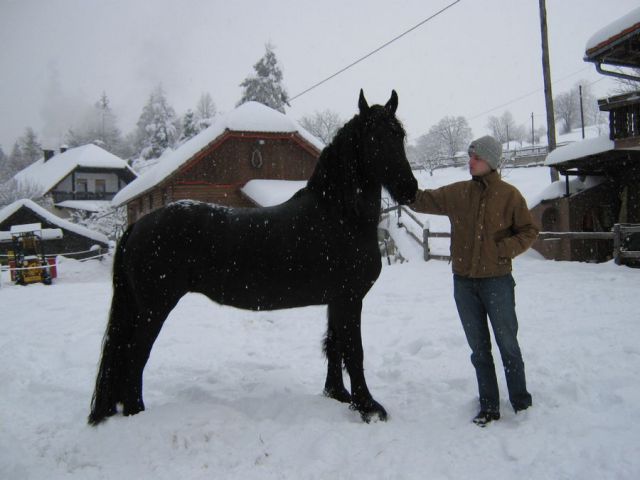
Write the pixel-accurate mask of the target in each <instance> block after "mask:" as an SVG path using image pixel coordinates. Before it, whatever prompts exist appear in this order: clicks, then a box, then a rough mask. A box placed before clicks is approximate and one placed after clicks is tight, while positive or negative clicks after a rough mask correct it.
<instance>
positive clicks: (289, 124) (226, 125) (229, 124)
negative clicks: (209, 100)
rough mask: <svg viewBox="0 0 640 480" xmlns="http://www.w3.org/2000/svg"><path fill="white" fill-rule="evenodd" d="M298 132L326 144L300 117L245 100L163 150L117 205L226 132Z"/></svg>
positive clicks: (316, 145)
mask: <svg viewBox="0 0 640 480" xmlns="http://www.w3.org/2000/svg"><path fill="white" fill-rule="evenodd" d="M228 131H231V132H268V133H298V135H300V136H301V137H302V138H303V139H304V140H305V141H307V142H308V143H309V144H311V145H312V146H313V147H314V148H316V149H318V150H319V151H320V150H322V149H323V148H324V144H323V143H322V142H321V141H320V140H318V139H317V138H316V137H314V136H313V135H311V133H309V132H308V131H307V130H305V129H304V128H303V127H302V126H301V125H300V124H299V123H298V122H297V121H295V120H293V119H292V118H290V117H288V116H287V115H285V114H283V113H280V112H278V111H276V110H273V109H271V108H269V107H267V106H265V105H263V104H261V103H258V102H246V103H243V104H242V105H240V106H239V107H238V108H236V109H235V110H232V111H231V112H229V113H228V114H226V115H224V116H222V117H220V118H219V119H217V120H216V121H215V122H214V123H213V124H212V125H211V126H210V127H208V128H206V129H205V130H203V131H202V132H200V133H199V134H198V135H196V136H195V137H193V138H191V139H190V140H188V141H187V142H185V143H184V144H183V145H181V146H180V147H179V148H177V149H176V150H173V151H168V152H167V153H166V154H164V155H163V156H162V157H161V158H160V160H159V162H158V164H157V165H156V166H155V167H153V168H151V169H149V170H148V171H147V172H145V173H144V174H143V175H141V176H140V177H138V178H137V179H136V180H134V181H133V182H131V183H130V184H129V185H127V186H126V187H124V188H123V189H122V190H120V192H118V194H117V195H116V196H115V197H114V199H113V204H114V205H116V206H119V205H122V204H124V203H126V202H127V201H129V200H130V199H132V198H134V197H137V196H138V195H140V194H142V193H144V192H146V191H147V190H149V189H150V188H153V187H154V186H156V185H157V184H158V183H160V182H162V181H163V180H164V179H166V178H167V177H169V176H170V175H171V174H173V173H174V172H176V171H177V170H178V169H180V167H182V166H183V165H184V164H185V163H186V162H187V161H188V160H189V159H191V158H193V156H194V155H196V154H197V153H198V152H200V151H201V150H203V149H205V148H206V147H207V146H208V145H209V144H211V143H213V142H215V141H216V140H217V139H218V138H220V137H221V136H222V135H224V134H225V133H226V132H228Z"/></svg>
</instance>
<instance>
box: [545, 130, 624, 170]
mask: <svg viewBox="0 0 640 480" xmlns="http://www.w3.org/2000/svg"><path fill="white" fill-rule="evenodd" d="M613 149H614V143H613V140H611V139H609V137H608V136H602V137H595V138H587V139H585V140H582V141H580V142H573V143H569V144H568V145H565V146H562V147H558V148H556V149H555V150H554V151H553V152H551V153H550V154H549V155H547V158H546V160H545V161H544V164H545V165H547V166H553V165H558V164H560V163H564V162H568V161H569V160H575V159H578V158H583V157H588V156H589V155H597V154H599V153H603V152H607V151H609V150H613Z"/></svg>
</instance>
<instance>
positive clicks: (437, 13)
mask: <svg viewBox="0 0 640 480" xmlns="http://www.w3.org/2000/svg"><path fill="white" fill-rule="evenodd" d="M460 1H461V0H456V1H455V2H452V3H450V4H449V5H447V6H446V7H444V8H443V9H442V10H439V11H438V12H436V13H434V14H433V15H431V16H430V17H429V18H425V19H424V20H422V21H421V22H420V23H418V24H416V25H414V26H413V27H411V28H410V29H409V30H406V31H404V32H402V33H401V34H400V35H398V36H396V37H394V38H392V39H391V40H389V41H388V42H386V43H385V44H383V45H381V46H379V47H378V48H376V49H375V50H372V51H371V52H369V53H367V54H366V55H365V56H363V57H361V58H359V59H358V60H356V61H354V62H352V63H350V64H349V65H347V66H346V67H344V68H342V69H340V70H338V71H337V72H336V73H334V74H333V75H330V76H328V77H327V78H325V79H324V80H321V81H319V82H318V83H316V84H314V85H312V86H310V87H309V88H307V89H306V90H304V91H302V92H300V93H298V94H297V95H295V96H293V97H291V98H290V99H289V101H290V102H292V101H293V100H295V99H296V98H298V97H301V96H302V95H304V94H305V93H308V92H310V91H311V90H313V89H314V88H317V87H319V86H320V85H322V84H323V83H326V82H328V81H329V80H331V79H332V78H335V77H337V76H338V75H340V74H341V73H343V72H346V71H347V70H349V69H350V68H352V67H354V66H355V65H357V64H358V63H360V62H362V61H363V60H366V59H367V58H369V57H370V56H371V55H374V54H376V53H378V52H379V51H380V50H382V49H383V48H385V47H388V46H389V45H391V44H392V43H393V42H395V41H397V40H399V39H401V38H402V37H404V36H405V35H407V34H408V33H410V32H412V31H414V30H415V29H417V28H419V27H421V26H422V25H424V24H425V23H427V22H428V21H430V20H433V19H434V18H436V17H437V16H438V15H440V14H442V13H444V12H445V11H446V10H448V9H450V8H451V7H453V6H454V5H455V4H456V3H460Z"/></svg>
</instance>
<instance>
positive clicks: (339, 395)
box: [323, 387, 351, 403]
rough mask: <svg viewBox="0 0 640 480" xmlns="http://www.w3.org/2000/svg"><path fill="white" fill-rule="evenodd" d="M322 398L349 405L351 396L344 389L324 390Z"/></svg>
mask: <svg viewBox="0 0 640 480" xmlns="http://www.w3.org/2000/svg"><path fill="white" fill-rule="evenodd" d="M323 393H324V396H325V397H329V398H333V399H334V400H337V401H339V402H342V403H351V394H350V393H349V392H348V391H347V389H346V388H344V387H343V388H325V389H324V392H323Z"/></svg>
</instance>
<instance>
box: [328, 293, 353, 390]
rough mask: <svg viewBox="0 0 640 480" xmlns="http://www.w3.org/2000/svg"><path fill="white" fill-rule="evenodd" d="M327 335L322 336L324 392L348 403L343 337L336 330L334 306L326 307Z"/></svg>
mask: <svg viewBox="0 0 640 480" xmlns="http://www.w3.org/2000/svg"><path fill="white" fill-rule="evenodd" d="M327 318H328V321H327V335H326V337H325V338H324V353H325V355H326V357H327V379H326V381H325V383H324V394H325V395H326V396H327V397H329V398H334V399H336V400H338V401H339V402H344V403H350V402H351V394H349V391H348V390H347V389H346V388H345V387H344V380H343V377H342V367H343V365H344V363H343V354H344V338H343V337H342V335H340V334H339V332H338V328H339V325H338V323H339V322H338V319H339V316H338V315H337V314H336V311H335V309H334V308H332V306H331V305H329V307H328V309H327Z"/></svg>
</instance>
